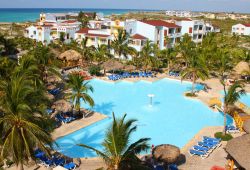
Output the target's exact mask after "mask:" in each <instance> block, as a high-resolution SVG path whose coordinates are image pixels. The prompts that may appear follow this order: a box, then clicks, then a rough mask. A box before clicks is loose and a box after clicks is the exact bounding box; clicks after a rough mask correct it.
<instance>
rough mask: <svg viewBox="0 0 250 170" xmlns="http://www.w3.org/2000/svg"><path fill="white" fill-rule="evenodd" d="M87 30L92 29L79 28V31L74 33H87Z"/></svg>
mask: <svg viewBox="0 0 250 170" xmlns="http://www.w3.org/2000/svg"><path fill="white" fill-rule="evenodd" d="M89 30H93V29H91V28H81V29H80V30H79V31H76V33H81V34H87V33H88V31H89Z"/></svg>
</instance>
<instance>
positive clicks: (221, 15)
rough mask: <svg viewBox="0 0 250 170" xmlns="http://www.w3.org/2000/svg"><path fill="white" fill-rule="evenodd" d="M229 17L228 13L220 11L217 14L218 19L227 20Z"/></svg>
mask: <svg viewBox="0 0 250 170" xmlns="http://www.w3.org/2000/svg"><path fill="white" fill-rule="evenodd" d="M227 18H228V15H227V14H226V13H218V14H216V19H221V20H225V19H227Z"/></svg>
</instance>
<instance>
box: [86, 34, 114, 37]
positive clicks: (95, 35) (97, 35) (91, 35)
mask: <svg viewBox="0 0 250 170" xmlns="http://www.w3.org/2000/svg"><path fill="white" fill-rule="evenodd" d="M86 36H89V37H103V38H107V37H109V36H110V35H106V34H86Z"/></svg>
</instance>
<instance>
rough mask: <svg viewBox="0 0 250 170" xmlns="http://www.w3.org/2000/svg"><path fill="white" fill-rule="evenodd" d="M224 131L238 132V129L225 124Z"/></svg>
mask: <svg viewBox="0 0 250 170" xmlns="http://www.w3.org/2000/svg"><path fill="white" fill-rule="evenodd" d="M226 132H227V133H240V129H239V128H237V127H235V126H233V125H227V126H226Z"/></svg>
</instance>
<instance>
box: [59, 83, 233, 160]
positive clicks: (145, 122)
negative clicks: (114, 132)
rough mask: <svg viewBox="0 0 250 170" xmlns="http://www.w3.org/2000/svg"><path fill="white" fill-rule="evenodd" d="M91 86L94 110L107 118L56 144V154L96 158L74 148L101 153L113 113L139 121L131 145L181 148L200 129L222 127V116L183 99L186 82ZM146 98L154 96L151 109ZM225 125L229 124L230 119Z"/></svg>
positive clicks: (193, 101) (92, 153)
mask: <svg viewBox="0 0 250 170" xmlns="http://www.w3.org/2000/svg"><path fill="white" fill-rule="evenodd" d="M91 84H92V86H93V87H94V90H95V91H94V93H93V94H92V96H93V98H94V100H95V103H96V106H95V107H94V108H93V110H95V111H97V112H100V113H103V114H106V115H107V116H108V117H109V118H107V119H104V120H102V121H100V122H97V123H95V124H93V125H91V126H88V127H86V128H83V129H81V130H79V131H76V132H74V133H72V134H69V135H67V136H64V137H62V138H59V139H58V140H56V143H57V144H58V148H57V150H58V151H60V152H62V153H63V154H65V155H67V156H70V157H95V156H96V154H95V153H94V152H92V151H89V150H87V149H83V148H81V147H79V146H77V144H80V143H84V144H87V145H90V146H92V147H95V148H97V149H100V150H101V149H102V148H101V142H102V141H103V137H104V135H105V131H106V130H107V128H108V127H109V125H110V122H112V119H111V116H112V112H114V113H115V115H116V116H118V117H119V116H122V115H123V114H124V113H127V117H128V118H136V119H137V120H138V122H137V125H138V129H137V131H136V132H135V133H134V134H133V136H132V140H131V142H134V141H135V140H138V139H139V138H142V137H150V138H151V141H150V144H154V145H159V144H163V143H164V144H166V143H169V144H174V145H176V146H178V147H183V146H184V145H185V144H186V143H187V142H188V141H189V140H190V139H191V138H192V137H193V136H194V135H195V134H196V133H197V132H198V131H199V130H201V129H202V128H203V127H205V126H217V125H223V115H222V114H221V113H219V112H213V111H211V110H210V109H209V108H208V107H207V106H206V105H205V104H203V103H201V102H200V101H198V100H195V99H189V98H186V97H184V96H183V93H184V92H185V91H187V90H190V88H191V84H190V83H188V82H183V83H181V82H180V81H176V80H170V79H162V80H160V81H156V82H154V83H150V82H146V81H139V82H136V83H131V82H126V81H122V82H117V83H113V82H112V83H111V82H105V81H102V80H97V79H93V80H91ZM198 88H201V87H200V86H199V87H198ZM148 94H154V95H155V97H154V98H153V106H152V107H150V106H149V98H148V96H147V95H148ZM83 107H87V106H85V105H83ZM228 123H232V119H231V118H230V117H228Z"/></svg>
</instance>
